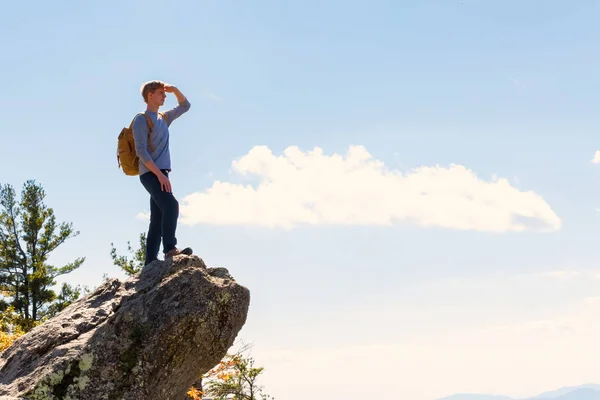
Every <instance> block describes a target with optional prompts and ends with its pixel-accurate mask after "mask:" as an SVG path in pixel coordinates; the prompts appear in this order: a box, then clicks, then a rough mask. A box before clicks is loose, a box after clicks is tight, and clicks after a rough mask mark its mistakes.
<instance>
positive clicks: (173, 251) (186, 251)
mask: <svg viewBox="0 0 600 400" xmlns="http://www.w3.org/2000/svg"><path fill="white" fill-rule="evenodd" d="M180 254H184V255H186V256H191V255H192V249H191V248H190V247H186V248H185V249H183V250H179V249H178V248H177V247H173V248H172V249H171V250H169V252H168V253H167V254H165V260H166V259H167V258H172V257H173V256H178V255H180Z"/></svg>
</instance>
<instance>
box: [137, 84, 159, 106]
mask: <svg viewBox="0 0 600 400" xmlns="http://www.w3.org/2000/svg"><path fill="white" fill-rule="evenodd" d="M164 87H165V83H164V82H161V81H149V82H146V83H144V84H143V85H142V89H141V92H142V97H143V98H144V101H145V102H146V103H147V102H148V93H150V92H152V93H154V91H155V90H156V89H163V88H164Z"/></svg>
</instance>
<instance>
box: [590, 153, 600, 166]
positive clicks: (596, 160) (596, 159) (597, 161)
mask: <svg viewBox="0 0 600 400" xmlns="http://www.w3.org/2000/svg"><path fill="white" fill-rule="evenodd" d="M592 162H593V163H594V164H600V150H596V152H595V153H594V158H592Z"/></svg>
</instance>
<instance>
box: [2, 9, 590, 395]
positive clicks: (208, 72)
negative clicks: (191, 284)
mask: <svg viewBox="0 0 600 400" xmlns="http://www.w3.org/2000/svg"><path fill="white" fill-rule="evenodd" d="M599 13H600V4H599V3H597V2H593V1H585V0H582V1H572V2H564V1H557V0H547V1H526V2H525V1H513V0H507V1H501V2H500V1H495V2H482V1H475V0H462V1H458V0H456V1H455V0H444V1H441V0H437V1H408V0H407V1H402V2H400V1H383V0H370V1H362V2H359V1H338V0H329V1H314V0H308V1H302V2H300V1H297V0H288V1H285V2H281V1H266V0H256V1H253V2H234V1H230V0H221V1H214V0H201V1H190V0H182V1H178V2H176V3H171V5H167V3H165V2H158V1H155V0H146V1H144V2H142V1H122V2H117V1H114V0H107V1H103V2H73V1H72V2H66V1H58V2H52V3H45V2H34V3H26V2H9V3H7V4H6V5H5V6H4V12H3V15H5V18H4V19H3V23H2V24H0V52H1V53H2V59H3V60H4V62H2V63H0V76H2V77H3V79H2V81H3V87H4V89H3V93H4V95H3V96H0V120H1V121H2V127H1V128H0V137H1V139H2V141H1V143H2V157H1V158H0V171H1V172H0V183H2V184H5V183H9V184H11V185H13V186H14V187H15V188H16V189H17V190H18V191H20V188H21V187H22V185H23V183H24V182H25V181H26V180H28V179H34V180H36V181H37V182H38V183H40V184H42V185H43V187H44V189H45V191H46V193H47V196H46V199H45V202H46V204H47V205H48V206H50V207H52V208H53V209H54V211H55V213H56V216H57V218H58V220H59V221H65V222H72V223H73V227H74V229H75V230H77V231H79V232H80V233H79V235H78V236H77V237H75V238H72V239H69V240H68V241H67V242H66V243H65V244H63V245H62V246H61V247H60V248H58V249H57V250H56V251H55V252H54V253H53V254H52V256H51V259H50V262H51V263H53V264H56V265H59V264H64V263H67V262H70V261H72V260H74V259H75V258H76V257H80V256H85V257H86V261H85V263H84V264H83V265H82V266H81V267H80V268H79V269H78V270H77V271H75V272H73V273H71V274H70V275H69V276H68V277H63V279H61V280H59V283H60V282H62V281H64V280H67V281H69V282H70V283H73V284H81V285H88V286H89V287H96V286H97V285H99V284H100V283H101V281H102V276H103V275H104V274H107V275H108V276H110V277H118V278H125V276H124V274H123V273H122V271H120V270H119V269H118V268H117V267H115V266H114V265H112V262H111V258H110V248H111V243H114V245H115V247H116V248H117V250H118V251H119V252H120V253H126V246H127V241H131V242H132V244H137V238H138V236H139V234H140V233H141V232H144V231H145V230H146V229H147V224H148V220H147V213H148V211H149V197H148V195H147V193H146V192H145V190H144V189H143V187H142V186H141V184H140V182H139V180H138V177H128V176H125V175H124V174H123V173H122V171H121V170H119V168H118V166H117V160H116V145H117V136H118V134H119V132H120V131H121V129H122V128H123V127H124V126H128V125H129V123H130V122H131V119H132V118H133V116H134V115H135V114H136V113H137V112H140V111H143V110H144V109H145V104H144V103H143V100H142V97H141V95H140V87H141V85H142V83H143V82H145V81H148V80H153V79H159V80H163V81H166V82H168V83H170V84H173V85H175V86H177V87H178V88H179V89H180V90H181V91H182V92H183V94H184V95H186V96H187V97H188V99H189V100H190V103H191V109H190V110H189V112H188V113H186V114H185V115H183V116H182V117H181V118H180V119H178V120H176V121H175V122H174V123H173V124H172V125H171V128H170V134H171V139H170V143H171V148H170V150H171V157H172V160H173V165H172V167H173V172H172V174H171V183H172V185H173V189H174V193H175V195H176V197H177V198H178V199H179V201H180V204H181V214H180V219H179V226H178V231H177V237H178V242H179V245H180V246H181V247H185V246H191V247H192V248H193V249H194V251H195V253H196V254H197V255H199V256H200V257H201V258H202V259H203V260H204V261H205V262H206V263H207V265H209V266H223V267H226V268H228V269H229V271H230V272H231V273H232V275H233V276H234V277H235V279H236V280H237V281H238V283H240V284H241V285H244V286H245V287H247V288H249V289H250V291H251V296H252V299H251V304H250V309H249V313H248V319H247V323H246V324H245V326H244V327H243V329H242V330H241V332H240V334H239V336H238V339H239V340H240V341H243V342H245V343H252V344H253V349H252V356H253V357H254V358H255V359H256V362H257V364H258V365H260V366H263V367H265V371H264V374H263V375H262V376H261V378H260V380H259V382H260V383H261V384H262V385H264V387H265V391H266V392H267V393H269V394H271V395H273V396H274V397H275V398H278V399H286V400H299V399H305V398H311V399H314V400H331V399H334V400H337V399H363V398H366V396H373V397H370V398H383V396H392V397H391V398H399V399H410V400H434V399H438V398H441V397H444V396H448V395H451V394H453V393H464V392H477V393H490V394H503V395H509V396H515V397H524V396H532V395H536V394H538V393H540V392H544V391H548V390H552V389H555V388H557V387H561V386H573V385H580V384H585V383H600V380H599V378H598V375H597V371H598V370H599V369H600V357H598V355H599V354H600V344H599V342H598V337H600V322H599V320H598V318H597V316H598V315H599V313H600V265H598V261H597V260H598V256H599V253H600V250H599V249H600V247H599V246H598V232H599V231H600V212H599V210H600V184H599V183H600V165H599V164H600V153H596V151H598V150H600V135H599V129H598V128H599V127H600V114H599V113H598V109H599V106H600V98H599V97H598V90H597V88H598V86H599V84H600V75H599V74H598V71H599V70H600V52H599V51H598V45H597V44H598V39H599V38H600V27H598V24H597V20H598V14H599ZM6 16H8V17H6ZM175 104H176V100H175V98H174V96H173V95H170V96H169V97H168V98H167V102H166V104H165V108H166V109H168V108H170V107H173V106H175Z"/></svg>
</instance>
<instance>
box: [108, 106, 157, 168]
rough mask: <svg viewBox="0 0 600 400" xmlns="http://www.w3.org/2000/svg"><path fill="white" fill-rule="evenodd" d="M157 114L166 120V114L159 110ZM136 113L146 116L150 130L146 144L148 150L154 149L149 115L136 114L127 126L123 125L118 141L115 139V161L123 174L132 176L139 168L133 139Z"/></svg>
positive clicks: (151, 123)
mask: <svg viewBox="0 0 600 400" xmlns="http://www.w3.org/2000/svg"><path fill="white" fill-rule="evenodd" d="M159 114H160V115H161V116H162V117H163V118H164V119H165V121H167V123H168V122H169V121H168V119H167V115H166V114H165V113H163V112H159ZM138 115H144V116H145V117H146V121H147V122H148V126H149V127H150V132H148V144H149V145H150V151H154V146H153V145H152V137H151V135H152V130H153V129H154V123H153V122H152V119H151V118H150V116H149V115H148V114H146V113H140V114H137V115H136V116H135V117H134V118H133V120H132V121H131V124H130V125H129V128H127V127H125V128H123V129H122V130H121V133H119V137H118V141H117V163H118V165H119V167H120V168H122V169H123V172H124V173H125V175H129V176H134V175H138V174H139V173H140V168H139V157H138V156H137V154H136V152H135V141H134V139H133V129H132V128H133V121H135V118H136V117H137V116H138Z"/></svg>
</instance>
